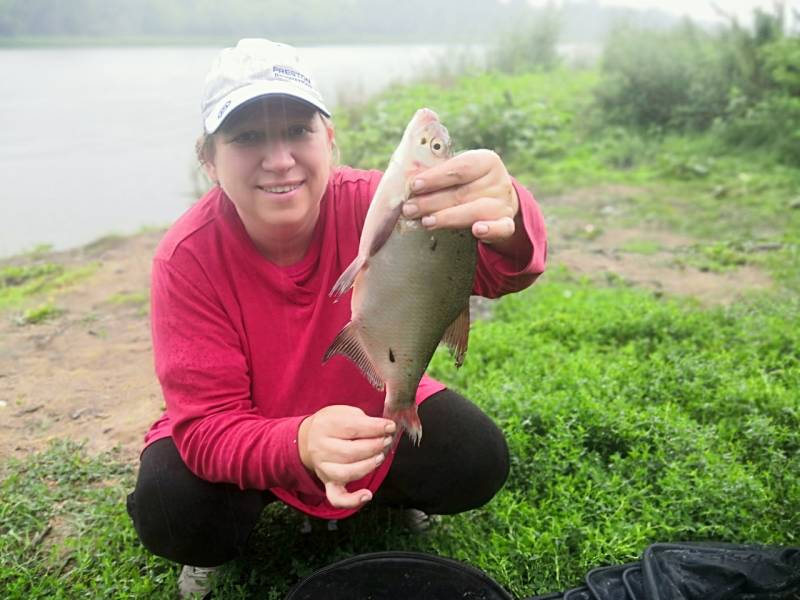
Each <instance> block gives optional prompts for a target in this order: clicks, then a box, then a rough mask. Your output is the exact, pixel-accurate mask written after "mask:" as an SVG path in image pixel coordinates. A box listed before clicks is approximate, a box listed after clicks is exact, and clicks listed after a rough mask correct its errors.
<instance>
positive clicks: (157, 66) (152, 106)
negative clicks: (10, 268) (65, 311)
mask: <svg viewBox="0 0 800 600" xmlns="http://www.w3.org/2000/svg"><path fill="white" fill-rule="evenodd" d="M444 50H445V48H444V47H443V46H365V47H357V46H335V47H333V46H331V47H315V48H305V49H303V50H302V53H303V55H304V57H305V58H306V59H307V60H308V62H309V64H310V66H311V68H312V69H313V71H314V74H315V76H316V78H317V81H318V84H319V86H320V88H321V89H322V93H323V95H324V96H325V98H326V100H327V101H328V103H329V105H334V106H335V105H336V103H337V101H340V100H341V99H353V98H358V97H361V96H363V95H365V94H371V93H374V92H376V91H378V90H380V89H381V88H383V87H385V86H386V85H387V84H389V83H391V82H392V81H396V80H407V79H408V78H410V77H413V76H414V75H416V74H417V73H418V72H419V71H420V70H421V69H424V68H426V67H427V66H428V65H430V64H431V63H432V61H433V60H434V59H435V58H437V57H438V56H440V55H441V54H442V53H443V52H444ZM217 51H218V48H206V47H195V48H184V47H182V48H90V49H85V48H78V49H20V50H0V81H2V82H3V83H2V89H3V90H5V91H4V93H2V94H0V132H1V133H0V136H1V137H0V182H2V184H3V191H2V192H0V194H2V195H0V256H8V255H12V254H16V253H19V252H22V251H26V250H30V249H32V248H33V247H35V246H36V245H38V244H45V243H46V244H52V245H53V246H54V247H55V248H57V249H62V248H68V247H72V246H77V245H81V244H85V243H88V242H90V241H92V240H94V239H97V238H98V237H101V236H103V235H106V234H109V233H132V232H135V231H137V230H139V229H141V228H142V227H144V226H164V225H167V224H169V223H171V222H172V221H173V220H174V219H175V218H177V217H178V216H179V215H180V214H181V213H182V212H183V211H184V210H186V208H188V207H189V205H190V204H191V202H192V201H193V200H194V199H195V198H194V196H195V189H194V188H195V184H194V181H193V179H194V178H193V175H192V172H193V169H195V167H196V162H195V160H194V154H193V148H194V142H195V140H196V139H197V137H198V135H199V134H200V132H201V119H200V115H199V98H200V90H201V88H202V84H203V78H204V77H205V72H206V70H207V69H208V66H209V65H210V63H211V60H212V59H213V57H214V56H215V55H216V53H217ZM387 160H388V157H387Z"/></svg>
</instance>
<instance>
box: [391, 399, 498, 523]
mask: <svg viewBox="0 0 800 600" xmlns="http://www.w3.org/2000/svg"><path fill="white" fill-rule="evenodd" d="M419 415H420V420H421V422H422V431H423V434H422V442H421V443H420V445H419V446H418V447H413V446H411V444H410V443H409V442H408V441H407V440H406V439H403V440H401V442H400V446H399V448H398V451H397V455H396V457H395V463H394V464H393V465H392V469H391V470H390V472H389V476H388V477H387V481H386V487H387V489H386V491H385V493H383V494H381V493H380V492H379V496H383V498H386V499H387V501H391V502H392V503H393V504H404V505H408V506H413V507H414V508H419V509H422V510H425V511H426V512H430V513H437V514H452V513H457V512H463V511H466V510H470V509H473V508H477V507H479V506H482V505H484V504H486V503H487V502H489V500H491V499H492V498H493V497H494V496H495V495H496V494H497V492H498V491H499V490H500V489H502V487H503V485H504V484H505V481H506V479H507V478H508V473H509V464H510V460H509V451H508V445H507V443H506V439H505V436H504V434H503V432H502V431H501V430H500V428H499V427H497V425H496V424H495V423H494V422H493V421H492V420H491V419H490V418H489V417H488V416H487V415H486V414H484V413H483V411H481V410H480V409H479V408H478V407H477V406H476V405H475V404H473V403H472V402H470V401H469V400H467V399H465V398H463V397H462V396H460V395H459V394H457V393H455V392H453V391H452V390H443V391H441V392H439V393H437V394H435V395H434V396H431V398H429V399H428V400H426V401H425V402H424V403H423V404H422V405H421V406H420V409H419Z"/></svg>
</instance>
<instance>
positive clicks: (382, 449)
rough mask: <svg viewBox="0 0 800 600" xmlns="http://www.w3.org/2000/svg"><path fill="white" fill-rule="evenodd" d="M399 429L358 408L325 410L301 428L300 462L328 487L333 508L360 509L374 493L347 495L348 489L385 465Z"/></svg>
mask: <svg viewBox="0 0 800 600" xmlns="http://www.w3.org/2000/svg"><path fill="white" fill-rule="evenodd" d="M396 428H397V426H396V425H395V423H394V422H393V421H391V420H389V419H382V418H378V417H370V416H367V415H366V414H365V413H364V411H362V410H361V409H360V408H356V407H355V406H347V405H338V404H337V405H333V406H326V407H325V408H323V409H321V410H319V411H317V412H316V413H314V414H313V415H311V416H310V417H308V418H306V419H305V420H304V421H303V422H302V423H301V424H300V429H299V431H298V436H297V443H298V447H299V451H300V460H301V461H303V464H304V465H305V467H306V469H308V470H309V471H311V472H312V473H314V474H315V475H316V476H317V477H318V478H319V480H320V481H321V482H322V483H323V484H324V485H325V495H326V496H327V497H328V501H329V502H330V503H331V504H332V505H333V506H335V507H337V508H358V507H359V506H362V505H363V504H365V503H366V502H369V501H370V500H372V493H371V492H370V491H369V490H368V489H360V490H356V491H354V492H348V491H347V488H345V485H346V484H347V483H349V482H351V481H356V480H357V479H361V478H362V477H365V476H366V475H368V474H369V473H371V472H372V471H374V470H375V469H376V468H377V467H378V465H380V464H381V463H382V462H383V460H384V459H385V458H386V453H387V452H388V451H389V448H391V444H392V436H393V434H394V432H395V431H396Z"/></svg>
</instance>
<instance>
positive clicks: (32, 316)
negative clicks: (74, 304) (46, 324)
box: [17, 302, 64, 325]
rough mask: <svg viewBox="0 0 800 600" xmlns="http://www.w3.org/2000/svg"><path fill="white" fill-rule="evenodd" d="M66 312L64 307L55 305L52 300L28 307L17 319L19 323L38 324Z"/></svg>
mask: <svg viewBox="0 0 800 600" xmlns="http://www.w3.org/2000/svg"><path fill="white" fill-rule="evenodd" d="M63 312H64V310H63V309H61V308H58V307H57V306H54V305H53V304H52V303H51V302H45V303H44V304H40V305H38V306H35V307H33V308H29V309H27V310H26V311H25V312H23V313H22V315H20V317H19V318H18V319H17V324H18V325H36V324H37V323H41V322H43V321H48V320H50V319H55V318H56V317H58V316H59V315H61V314H62V313H63Z"/></svg>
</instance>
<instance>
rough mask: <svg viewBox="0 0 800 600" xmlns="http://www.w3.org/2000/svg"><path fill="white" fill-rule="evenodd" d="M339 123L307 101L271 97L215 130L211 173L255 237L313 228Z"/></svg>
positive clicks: (208, 168)
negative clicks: (333, 123)
mask: <svg viewBox="0 0 800 600" xmlns="http://www.w3.org/2000/svg"><path fill="white" fill-rule="evenodd" d="M332 142H333V128H332V127H330V126H329V125H328V124H326V122H325V121H323V119H322V117H321V115H320V114H319V113H318V112H317V111H316V110H314V109H313V108H311V107H310V106H309V105H307V104H304V103H302V102H298V101H294V100H290V99H286V98H268V99H265V100H261V101H256V102H252V103H251V104H248V105H245V106H243V107H242V108H240V109H238V110H237V111H235V112H234V113H232V114H231V115H230V116H229V117H228V118H227V119H226V121H225V122H224V123H223V125H222V127H221V128H220V130H218V131H217V132H216V133H215V134H214V152H213V156H211V157H208V160H207V161H206V163H205V168H206V172H207V173H208V175H209V177H211V179H212V180H214V181H217V182H219V185H220V186H221V187H222V189H223V190H224V191H225V193H226V194H227V195H228V197H229V198H230V199H231V201H232V202H233V203H234V205H235V206H236V210H237V211H238V213H239V216H240V217H241V219H242V221H243V223H244V225H245V228H246V229H247V231H248V233H250V235H251V236H254V235H255V236H256V237H258V236H259V235H262V234H263V235H273V234H275V233H276V232H283V233H286V234H291V233H292V232H293V231H308V230H309V228H310V229H311V230H313V225H314V224H315V223H316V221H317V217H318V216H319V203H320V200H322V195H323V194H324V193H325V188H326V186H327V184H328V176H329V174H330V169H331V147H332Z"/></svg>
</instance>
